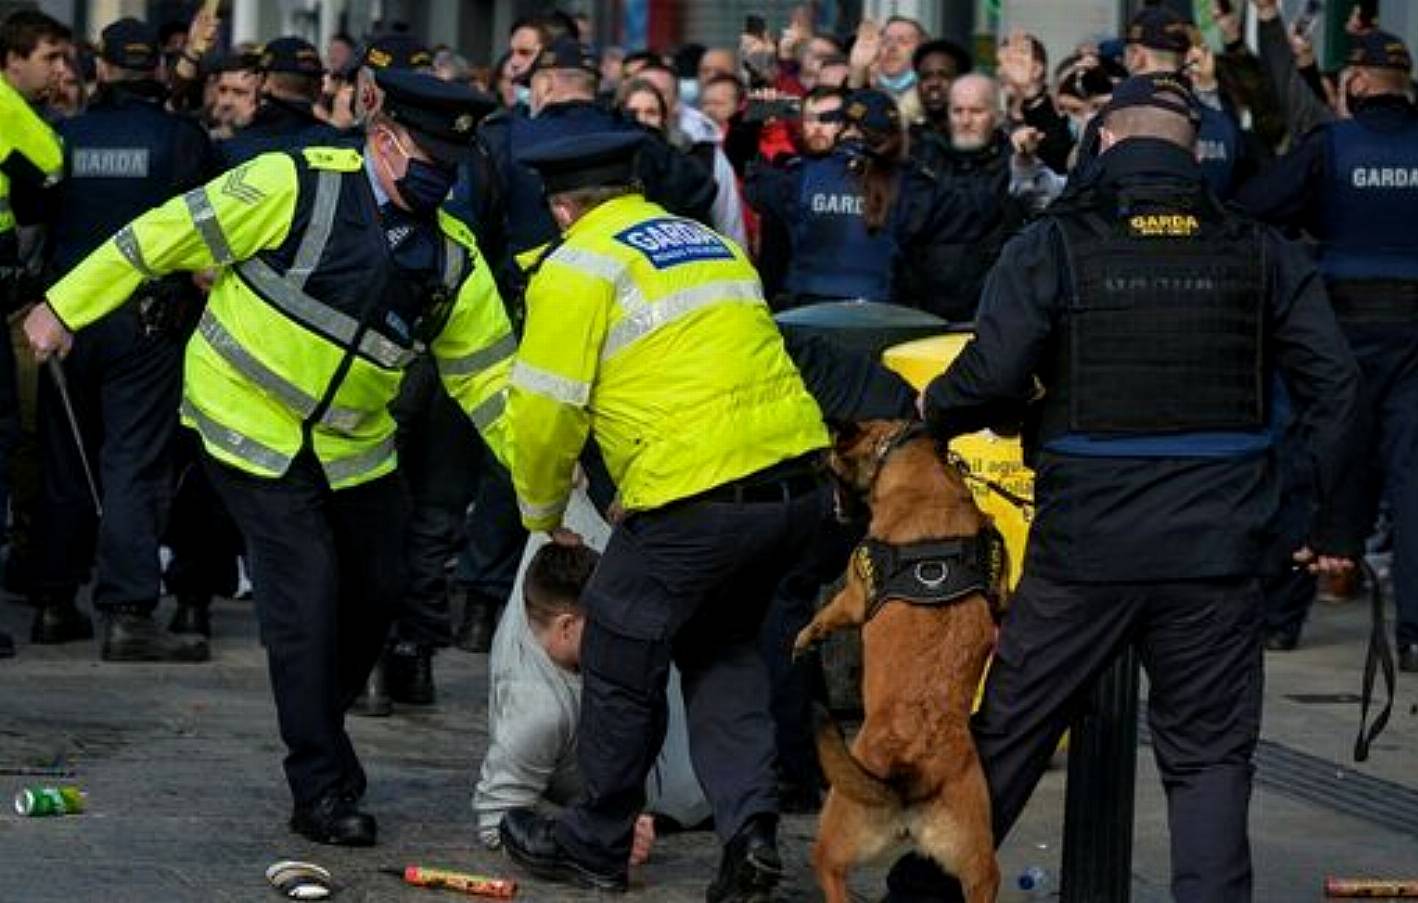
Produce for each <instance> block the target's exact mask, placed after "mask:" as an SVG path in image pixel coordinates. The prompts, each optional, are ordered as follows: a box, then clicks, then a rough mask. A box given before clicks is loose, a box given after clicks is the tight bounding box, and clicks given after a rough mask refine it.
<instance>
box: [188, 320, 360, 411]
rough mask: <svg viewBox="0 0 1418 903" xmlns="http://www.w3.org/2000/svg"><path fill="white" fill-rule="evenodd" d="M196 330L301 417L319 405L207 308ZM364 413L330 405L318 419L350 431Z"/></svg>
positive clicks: (254, 380)
mask: <svg viewBox="0 0 1418 903" xmlns="http://www.w3.org/2000/svg"><path fill="white" fill-rule="evenodd" d="M197 331H198V332H200V333H201V334H202V338H204V339H206V340H207V344H208V345H210V346H211V347H212V350H214V351H216V352H217V354H219V355H221V356H222V358H223V359H224V360H225V361H226V362H227V363H228V364H231V366H232V367H234V368H235V369H236V370H237V372H238V373H240V374H241V375H242V376H245V377H246V378H247V379H249V380H251V382H253V383H255V384H256V385H257V386H258V387H260V388H261V389H263V390H265V391H266V392H268V393H269V394H271V395H273V396H275V397H276V399H277V400H279V401H280V402H281V403H282V404H284V405H285V406H286V407H287V408H289V409H290V410H292V411H294V412H295V414H296V416H298V417H300V419H301V420H305V419H306V418H307V417H309V416H310V415H311V414H312V413H313V412H314V411H315V408H316V407H317V406H318V405H319V404H320V401H319V399H317V398H315V397H314V396H312V395H309V394H308V393H306V392H305V391H304V390H302V389H301V388H300V387H299V386H297V385H295V384H294V383H292V382H290V381H289V380H287V379H286V378H285V377H283V376H281V375H280V374H279V373H277V372H275V371H274V370H272V369H271V368H269V367H267V366H266V365H265V364H263V363H261V362H260V361H259V360H257V359H256V357H255V356H254V355H252V354H251V352H249V351H247V350H246V348H244V347H243V346H242V344H241V343H240V342H238V341H237V339H236V336H234V335H232V334H231V333H230V332H228V331H227V328H226V327H225V326H223V325H222V323H221V321H220V320H218V319H217V318H216V315H215V314H213V313H212V312H211V310H210V309H208V310H206V311H204V312H203V313H202V319H201V321H200V322H199V323H198V324H197ZM366 416H367V415H366V413H365V412H364V411H358V410H355V409H354V408H344V407H340V406H338V405H331V406H330V408H329V409H328V410H326V411H325V413H324V414H323V415H321V417H320V422H321V423H322V424H324V425H325V426H328V427H330V429H332V430H334V431H336V432H339V433H351V432H353V431H354V430H355V429H357V428H358V427H359V425H360V424H361V423H362V422H364V419H365V417H366Z"/></svg>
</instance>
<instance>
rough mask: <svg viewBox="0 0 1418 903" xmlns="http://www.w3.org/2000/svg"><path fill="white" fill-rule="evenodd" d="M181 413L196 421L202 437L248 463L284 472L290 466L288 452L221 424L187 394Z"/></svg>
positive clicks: (279, 472) (276, 471)
mask: <svg viewBox="0 0 1418 903" xmlns="http://www.w3.org/2000/svg"><path fill="white" fill-rule="evenodd" d="M182 416H184V417H186V418H187V419H189V420H191V421H192V422H193V423H194V424H196V425H197V432H199V433H201V434H202V438H203V439H204V440H205V441H207V442H210V443H211V444H212V445H215V446H216V447H217V448H220V449H223V450H225V451H227V452H228V453H230V454H232V455H234V456H235V457H237V458H239V459H240V460H242V461H245V462H247V463H248V464H251V465H253V466H255V467H258V468H260V469H262V470H266V471H272V472H275V473H278V474H282V473H285V472H286V469H287V468H288V467H290V462H291V456H290V455H283V454H281V453H280V452H278V451H276V450H275V449H274V448H270V447H268V446H266V445H264V444H262V443H260V442H257V441H256V440H255V439H252V438H251V437H249V436H243V435H242V434H241V433H238V432H237V431H236V430H234V429H231V428H230V427H226V426H222V425H221V424H220V423H217V422H216V421H215V420H213V419H212V418H210V417H208V416H207V415H206V414H204V413H202V411H201V409H199V408H198V407H197V406H196V405H195V404H193V403H192V402H191V401H189V400H187V399H186V398H184V399H182Z"/></svg>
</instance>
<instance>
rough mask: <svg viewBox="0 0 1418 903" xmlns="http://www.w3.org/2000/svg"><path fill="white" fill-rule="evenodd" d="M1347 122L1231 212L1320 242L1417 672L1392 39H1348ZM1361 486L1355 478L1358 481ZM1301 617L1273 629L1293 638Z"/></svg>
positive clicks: (1402, 180)
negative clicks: (1356, 381)
mask: <svg viewBox="0 0 1418 903" xmlns="http://www.w3.org/2000/svg"><path fill="white" fill-rule="evenodd" d="M1347 63H1348V67H1349V69H1350V72H1349V73H1347V75H1348V79H1347V81H1345V82H1344V84H1346V85H1347V91H1348V94H1349V96H1348V98H1347V99H1348V105H1349V111H1350V112H1351V113H1352V115H1353V118H1351V119H1345V120H1336V121H1333V122H1330V123H1328V124H1326V125H1323V126H1320V127H1319V128H1318V129H1316V130H1315V131H1314V132H1312V133H1311V134H1310V135H1309V136H1308V137H1306V138H1305V140H1304V141H1303V142H1301V143H1300V145H1299V146H1298V147H1296V148H1295V150H1293V151H1291V152H1290V153H1289V154H1288V155H1286V156H1285V157H1282V158H1281V159H1280V160H1279V161H1278V162H1277V163H1276V165H1275V166H1274V167H1273V168H1272V169H1271V170H1269V171H1268V172H1266V173H1265V174H1264V175H1263V176H1260V177H1257V178H1256V179H1253V180H1251V181H1250V182H1248V183H1247V184H1246V185H1245V187H1244V188H1243V189H1242V190H1241V193H1240V195H1239V196H1238V198H1237V200H1238V202H1239V203H1240V204H1241V205H1242V206H1244V207H1246V208H1247V209H1248V210H1250V211H1252V212H1254V213H1255V214H1256V215H1257V216H1259V217H1261V218H1262V219H1266V220H1269V221H1273V222H1277V223H1286V224H1290V225H1296V226H1301V227H1303V228H1304V230H1305V231H1306V232H1308V233H1309V234H1310V235H1312V236H1314V237H1315V238H1316V239H1318V241H1319V248H1320V272H1321V273H1322V274H1323V275H1324V281H1325V284H1326V286H1327V287H1328V289H1329V298H1330V302H1331V303H1332V304H1333V305H1334V312H1335V314H1336V316H1338V318H1339V324H1340V326H1341V327H1342V328H1343V330H1344V335H1345V337H1346V338H1347V339H1348V340H1349V344H1350V347H1351V348H1353V350H1354V355H1355V357H1357V358H1358V360H1359V367H1360V369H1361V370H1362V371H1363V374H1364V403H1365V406H1366V407H1367V408H1368V409H1369V414H1370V417H1371V423H1372V426H1373V427H1374V428H1375V430H1376V432H1375V433H1374V434H1373V435H1372V436H1371V437H1370V438H1369V441H1368V445H1369V449H1370V454H1371V460H1370V462H1369V463H1370V467H1369V468H1368V469H1369V470H1370V471H1371V473H1370V476H1369V478H1368V479H1367V481H1366V485H1367V486H1368V488H1369V489H1370V491H1372V492H1374V493H1375V494H1377V493H1378V492H1379V491H1382V492H1383V494H1384V496H1385V497H1386V498H1387V500H1388V503H1389V507H1390V510H1391V512H1392V515H1393V520H1394V556H1393V589H1394V596H1395V597H1396V602H1397V606H1398V619H1397V623H1396V631H1397V639H1398V651H1399V666H1400V667H1401V668H1402V669H1403V670H1405V671H1418V477H1415V475H1414V472H1413V466H1414V463H1413V462H1414V461H1418V232H1415V230H1414V229H1413V211H1414V210H1415V209H1418V108H1416V107H1415V106H1414V104H1413V102H1412V101H1411V100H1410V99H1409V91H1410V87H1411V86H1410V83H1409V78H1410V74H1411V72H1412V69H1413V60H1412V57H1411V56H1410V54H1409V52H1408V48H1407V47H1405V46H1404V44H1403V42H1402V41H1401V40H1399V39H1398V38H1397V37H1395V36H1393V35H1391V34H1388V33H1385V32H1382V31H1374V32H1370V33H1368V34H1365V35H1363V36H1360V37H1357V38H1355V39H1354V44H1353V47H1352V49H1351V50H1350V55H1349V58H1348V61H1347ZM1357 476H1358V475H1356V478H1357ZM1304 614H1305V613H1304V610H1303V608H1297V609H1295V610H1292V611H1291V612H1289V616H1290V622H1289V623H1288V624H1282V623H1278V624H1276V625H1275V628H1276V629H1277V630H1282V629H1288V630H1293V631H1294V632H1296V633H1298V631H1299V628H1300V623H1301V621H1302V620H1303V618H1304Z"/></svg>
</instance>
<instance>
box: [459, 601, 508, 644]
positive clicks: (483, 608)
mask: <svg viewBox="0 0 1418 903" xmlns="http://www.w3.org/2000/svg"><path fill="white" fill-rule="evenodd" d="M454 592H455V593H457V594H458V595H461V596H462V597H463V620H462V622H461V623H459V625H458V630H457V632H456V633H455V634H454V636H453V644H454V645H455V646H457V647H458V648H459V649H462V650H463V651H464V652H488V651H490V650H491V649H492V635H493V633H494V632H496V631H497V616H498V615H499V614H501V612H502V603H500V602H498V601H497V600H496V599H492V598H489V597H487V596H484V595H482V594H481V593H476V592H472V591H470V590H465V589H455V590H454Z"/></svg>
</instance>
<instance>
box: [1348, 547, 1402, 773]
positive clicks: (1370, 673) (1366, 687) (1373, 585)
mask: <svg viewBox="0 0 1418 903" xmlns="http://www.w3.org/2000/svg"><path fill="white" fill-rule="evenodd" d="M1359 566H1360V567H1361V568H1362V569H1363V571H1364V579H1366V580H1368V581H1369V604H1370V609H1371V617H1370V628H1369V651H1368V654H1367V655H1366V656H1365V658H1364V684H1363V691H1362V693H1361V694H1360V697H1359V699H1360V702H1359V736H1358V737H1357V738H1356V739H1355V740H1354V761H1355V762H1364V761H1367V760H1368V758H1369V747H1370V745H1372V744H1373V742H1374V741H1375V740H1377V739H1378V736H1379V734H1380V733H1381V732H1382V731H1383V729H1384V728H1385V727H1386V726H1387V725H1388V719H1389V716H1390V715H1391V714H1392V713H1393V696H1394V690H1395V688H1396V685H1397V681H1396V680H1395V675H1394V668H1393V649H1392V648H1391V647H1390V646H1389V644H1388V628H1387V627H1386V625H1385V623H1384V599H1383V593H1382V592H1380V591H1379V577H1378V575H1377V574H1375V573H1374V569H1373V567H1371V566H1370V565H1369V563H1368V562H1367V561H1364V560H1363V559H1362V558H1361V559H1360V560H1359ZM1380 670H1382V671H1383V675H1384V687H1385V688H1386V689H1387V690H1388V700H1387V701H1385V702H1384V707H1383V708H1382V709H1380V710H1379V713H1378V714H1377V715H1375V716H1374V722H1373V724H1368V721H1369V706H1370V705H1372V704H1373V701H1374V678H1375V677H1377V676H1378V672H1379V671H1380ZM1366 724H1368V726H1367V727H1365V725H1366Z"/></svg>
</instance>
